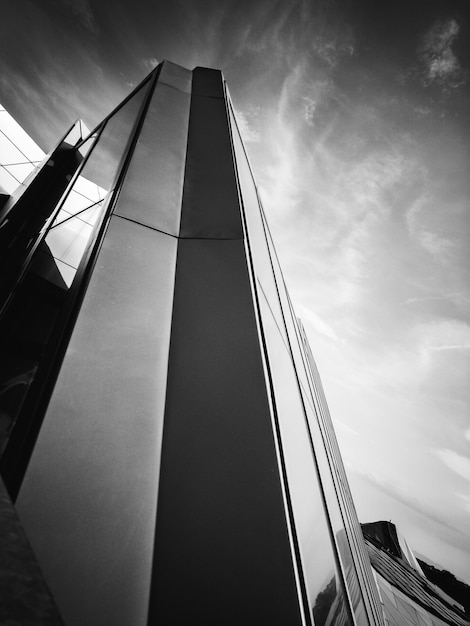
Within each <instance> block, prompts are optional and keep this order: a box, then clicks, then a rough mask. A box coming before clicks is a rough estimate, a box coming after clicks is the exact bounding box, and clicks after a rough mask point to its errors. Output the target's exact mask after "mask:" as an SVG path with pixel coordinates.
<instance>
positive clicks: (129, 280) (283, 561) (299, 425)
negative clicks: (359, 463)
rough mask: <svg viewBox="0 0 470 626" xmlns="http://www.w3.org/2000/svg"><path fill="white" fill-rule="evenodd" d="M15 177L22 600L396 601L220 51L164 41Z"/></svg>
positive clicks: (231, 619)
mask: <svg viewBox="0 0 470 626" xmlns="http://www.w3.org/2000/svg"><path fill="white" fill-rule="evenodd" d="M2 201H3V209H2V210H1V212H0V216H1V222H0V243H1V246H2V248H1V250H2V252H1V263H2V273H1V279H0V290H1V291H0V306H1V319H0V344H1V351H2V355H3V358H2V363H1V366H0V403H1V406H0V413H1V428H2V430H1V448H2V457H1V474H2V477H3V482H4V485H5V487H4V493H3V496H2V500H1V507H2V509H1V511H0V513H1V515H0V521H1V530H2V532H3V537H6V536H8V537H9V543H8V545H10V546H16V547H15V548H14V549H13V551H12V553H11V554H10V552H8V554H7V558H6V559H5V558H3V559H2V560H1V562H2V565H0V568H3V569H4V571H2V572H1V580H2V581H3V586H4V588H5V589H7V592H6V593H8V594H9V595H10V596H13V597H14V600H12V601H11V602H10V603H9V604H8V606H6V605H4V606H3V608H1V609H0V611H2V612H3V613H2V614H1V616H2V619H3V621H5V622H6V620H7V619H13V618H16V619H19V621H21V616H23V615H24V617H23V623H38V624H52V623H62V622H61V620H63V623H65V624H67V626H68V625H70V626H81V625H84V624H86V625H87V626H95V625H96V626H107V625H113V626H114V625H117V624H122V625H132V626H144V625H145V624H151V625H153V624H158V625H162V626H163V625H180V624H181V625H182V624H184V625H187V624H189V623H198V624H206V625H209V624H214V625H215V624H217V625H221V624H224V625H237V626H239V625H241V624H253V625H257V626H258V625H261V624H270V625H277V624H279V625H282V626H295V625H297V624H298V625H301V624H316V625H317V626H323V625H325V626H326V625H330V624H331V625H333V624H334V625H337V626H342V625H345V626H346V625H353V624H357V625H361V626H362V625H367V624H373V625H382V624H383V623H384V622H383V615H382V610H381V606H380V602H379V598H378V594H377V588H376V584H375V581H374V578H373V575H372V570H371V568H370V562H369V558H368V555H367V552H366V549H365V544H364V541H363V537H362V533H361V529H360V526H359V524H358V521H357V517H356V513H355V510H354V505H353V502H352V499H351V495H350V491H349V488H348V485H347V481H346V476H345V472H344V468H343V464H342V461H341V457H340V453H339V449H338V446H337V443H336V438H335V434H334V432H333V427H332V422H331V419H330V417H329V414H328V409H327V405H326V401H325V399H324V396H323V391H322V386H321V382H320V379H319V376H318V373H317V371H316V368H315V364H314V361H313V358H312V355H311V352H310V349H309V346H308V343H307V340H306V337H305V334H304V331H303V328H302V326H301V324H300V322H298V320H297V319H296V317H295V315H294V312H293V309H292V305H291V302H290V299H289V295H288V293H287V291H286V287H285V284H284V280H283V277H282V273H281V270H280V267H279V263H278V260H277V257H276V253H275V250H274V247H273V243H272V240H271V236H270V233H269V228H268V225H267V223H266V220H265V216H264V212H263V209H262V206H261V203H260V200H259V196H258V192H257V188H256V184H255V182H254V179H253V175H252V171H251V169H250V165H249V162H248V160H247V156H246V153H245V149H244V147H243V143H242V140H241V137H240V133H239V129H238V126H237V122H236V117H235V115H234V112H233V107H232V104H231V100H230V97H229V95H228V91H227V88H226V85H225V82H224V80H223V76H222V74H221V73H220V72H219V71H216V70H209V69H203V68H196V69H195V70H194V71H193V72H191V71H189V70H186V69H184V68H181V67H179V66H176V65H174V64H171V63H169V62H164V63H163V64H161V65H160V66H158V67H157V68H156V69H155V70H154V71H153V72H152V73H151V74H150V75H149V76H148V77H147V79H145V80H144V82H143V83H142V84H141V85H140V86H139V87H137V88H136V89H135V91H134V92H133V93H132V94H131V95H130V96H129V97H128V98H127V99H126V100H125V101H124V102H123V103H122V104H121V105H120V106H119V107H118V108H117V109H116V110H115V111H114V112H113V113H112V114H111V115H110V116H109V117H108V118H106V119H105V120H104V121H103V122H102V124H100V125H99V126H98V128H96V129H95V130H94V131H93V132H92V133H91V134H89V135H88V134H87V131H86V130H85V129H84V127H83V126H82V124H81V123H77V124H76V125H75V126H74V127H73V128H72V129H71V130H70V132H69V133H67V134H66V136H65V137H64V138H63V139H62V141H60V142H59V144H58V146H57V147H56V148H55V149H54V150H53V151H52V152H51V153H50V154H49V155H48V156H47V157H46V159H45V160H44V161H43V162H42V164H41V165H40V166H38V167H37V168H36V169H35V171H34V172H33V173H32V174H31V175H30V176H29V178H28V179H27V180H26V181H25V182H24V184H22V185H20V187H19V188H18V190H17V191H16V192H15V193H14V194H13V195H12V196H11V197H9V196H7V195H4V196H2ZM3 537H2V541H3ZM31 548H32V551H31ZM5 550H6V548H4V551H5ZM8 550H9V548H8ZM33 555H34V556H33ZM0 556H1V555H0ZM48 589H49V591H50V594H49V591H48ZM3 595H5V594H3ZM39 607H40V610H39ZM28 611H29V613H28ZM59 615H60V617H59ZM28 619H29V620H30V621H29V622H28V621H27V620H28Z"/></svg>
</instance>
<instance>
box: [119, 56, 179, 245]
mask: <svg viewBox="0 0 470 626" xmlns="http://www.w3.org/2000/svg"><path fill="white" fill-rule="evenodd" d="M176 67H177V66H176ZM165 70H166V71H165ZM169 70H170V68H168V66H167V64H166V63H165V65H164V66H163V69H162V72H161V74H160V76H159V77H158V82H157V85H156V88H155V91H154V93H153V95H152V99H151V102H150V105H149V108H148V110H147V112H146V115H145V121H144V124H143V127H142V130H141V132H140V135H139V138H138V141H137V144H136V146H135V150H134V153H133V155H132V160H131V163H130V165H129V168H128V171H127V174H126V178H125V180H124V183H123V186H122V189H121V193H120V201H119V205H118V207H117V208H116V209H115V213H116V214H118V215H122V216H124V217H128V218H130V219H132V220H135V221H137V222H140V223H142V224H146V225H147V226H150V227H151V228H155V229H157V230H160V231H163V232H166V233H169V234H170V235H174V236H178V232H179V227H180V220H181V199H182V195H183V178H184V165H185V158H186V143H187V139H188V121H189V103H190V95H189V94H188V93H187V92H186V91H181V90H180V89H178V88H175V87H174V86H170V85H168V84H165V83H164V82H162V80H163V79H165V80H172V82H173V83H175V84H180V83H181V78H182V77H181V76H180V75H178V76H177V77H176V78H178V79H179V81H177V80H175V77H174V76H173V74H170V75H168V74H169ZM185 71H186V73H187V74H189V76H191V72H188V70H185ZM183 78H187V76H183Z"/></svg>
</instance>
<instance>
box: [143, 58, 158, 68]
mask: <svg viewBox="0 0 470 626" xmlns="http://www.w3.org/2000/svg"><path fill="white" fill-rule="evenodd" d="M159 63H160V61H159V60H158V59H156V58H155V57H146V58H145V59H142V65H143V66H144V67H145V69H146V70H147V71H148V72H150V71H151V70H153V68H154V67H157V65H158V64H159Z"/></svg>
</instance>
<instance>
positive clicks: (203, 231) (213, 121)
mask: <svg viewBox="0 0 470 626" xmlns="http://www.w3.org/2000/svg"><path fill="white" fill-rule="evenodd" d="M201 93H202V94H204V95H199V94H201ZM206 94H209V95H206ZM213 94H220V95H213ZM180 237H188V238H189V237H198V238H212V239H240V238H242V237H243V229H242V224H241V217H240V205H239V201H238V191H237V183H236V178H235V170H234V164H233V157H232V147H231V142H230V134H229V129H228V120H227V110H226V104H225V98H224V94H223V90H222V78H221V73H220V72H216V71H215V70H206V69H202V68H196V69H195V70H194V72H193V83H192V96H191V109H190V116H189V131H188V146H187V152H186V169H185V176H184V191H183V206H182V212H181V228H180Z"/></svg>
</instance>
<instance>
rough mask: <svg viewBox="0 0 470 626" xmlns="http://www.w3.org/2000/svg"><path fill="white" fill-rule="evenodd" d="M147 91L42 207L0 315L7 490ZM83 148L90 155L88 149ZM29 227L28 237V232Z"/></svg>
mask: <svg viewBox="0 0 470 626" xmlns="http://www.w3.org/2000/svg"><path fill="white" fill-rule="evenodd" d="M147 86H148V83H147V84H145V85H144V86H143V88H141V89H140V90H139V91H138V92H136V93H135V94H134V96H132V97H131V98H130V99H129V100H127V102H126V103H125V104H124V105H123V106H122V107H121V108H119V109H118V110H117V112H116V113H115V115H114V116H113V117H111V118H110V119H109V121H108V122H107V123H106V126H105V128H104V130H103V131H102V132H101V133H100V134H99V135H98V138H97V140H96V143H95V144H94V146H93V149H92V150H91V152H90V153H89V155H88V159H87V161H86V163H85V165H84V167H83V168H82V169H81V171H80V175H79V176H78V177H77V178H76V179H75V180H74V181H72V184H71V186H70V187H69V189H68V190H67V192H66V194H65V195H64V198H63V199H62V201H61V204H59V208H58V209H56V210H55V215H54V212H53V210H52V208H51V207H40V210H39V211H38V212H37V213H39V215H42V214H43V213H45V214H46V215H50V214H51V213H52V215H53V217H52V218H50V219H49V223H48V224H47V225H46V227H45V228H44V232H45V235H44V236H43V239H42V240H39V241H40V243H37V242H36V243H35V246H33V248H32V252H31V254H30V259H29V262H28V264H27V265H26V268H25V270H24V272H23V276H22V279H21V281H20V282H19V284H17V285H16V288H15V289H14V290H13V292H12V295H11V297H10V300H9V301H8V304H7V306H6V308H5V309H4V311H3V316H2V323H1V330H0V350H1V352H2V354H3V355H4V357H5V358H4V359H2V362H1V364H0V414H1V416H2V420H1V426H0V448H1V450H0V453H1V451H3V450H4V448H5V446H6V444H7V442H8V441H9V440H10V437H11V435H12V433H13V430H15V431H16V435H15V437H13V442H12V446H11V447H10V450H8V449H7V450H5V453H4V455H3V456H2V460H1V468H2V474H3V476H4V478H5V482H6V483H7V486H8V487H9V488H10V489H12V481H16V480H17V479H18V478H15V476H16V477H18V476H19V475H20V474H21V472H19V471H18V470H17V469H16V467H17V464H18V463H20V458H22V456H23V452H21V450H23V445H24V444H23V442H24V441H25V440H26V439H28V440H30V439H31V437H32V434H31V433H32V431H37V429H38V427H39V422H40V420H38V421H36V422H35V423H34V425H33V421H34V420H33V418H34V413H35V410H36V404H33V405H30V406H29V407H25V410H24V412H23V419H18V416H19V415H20V411H21V409H22V407H23V404H24V401H25V399H26V397H27V395H28V393H29V392H30V391H32V390H33V389H34V391H35V393H34V394H33V395H32V396H31V397H32V398H36V399H35V400H34V402H35V403H36V402H37V401H38V398H39V397H40V394H41V393H42V390H43V387H44V384H45V381H41V377H40V376H39V377H38V375H39V374H40V373H41V368H42V370H43V373H44V376H46V372H48V371H49V368H50V366H51V362H50V359H54V358H55V351H56V349H57V345H58V342H59V341H60V340H61V337H62V333H63V332H64V326H65V321H66V317H67V316H68V315H70V313H71V306H72V302H73V298H74V297H75V294H76V293H77V290H76V289H71V287H72V285H73V284H74V279H75V277H76V275H77V271H78V268H79V266H80V265H81V264H82V259H84V260H85V261H86V258H85V257H86V256H87V254H88V253H89V251H90V246H91V244H92V243H93V241H94V239H95V237H94V236H95V235H96V233H97V228H98V227H99V224H100V223H101V220H102V217H103V207H104V203H105V200H106V198H107V197H108V196H109V192H110V190H111V189H112V186H113V185H114V181H115V179H116V177H117V175H118V172H119V167H120V163H121V161H122V159H123V155H124V150H125V148H126V146H127V144H128V142H129V141H130V137H131V134H132V130H133V128H134V125H135V123H136V120H137V114H138V113H139V111H140V109H141V106H142V102H143V99H144V97H145V94H146V90H147ZM84 143H85V144H86V146H85V151H87V150H88V149H89V142H84ZM79 150H80V148H79V149H78V150H74V149H72V148H71V147H69V151H71V156H72V158H75V159H79V160H81V159H82V158H83V157H82V155H81V153H80V152H79ZM51 220H52V222H51ZM27 224H28V233H29V231H30V230H31V228H32V226H31V225H30V224H29V222H28V223H27ZM28 236H29V235H28ZM36 238H37V235H36ZM28 241H29V239H28ZM31 241H33V240H31ZM26 249H27V248H26ZM77 288H78V285H77ZM31 402H33V400H31ZM26 408H27V410H26ZM33 440H34V439H33ZM22 464H23V465H24V461H22Z"/></svg>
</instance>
